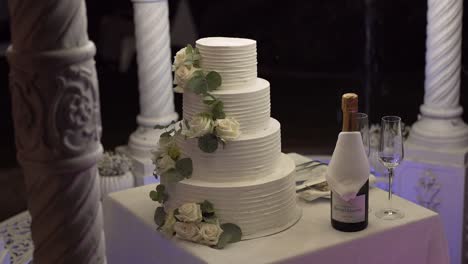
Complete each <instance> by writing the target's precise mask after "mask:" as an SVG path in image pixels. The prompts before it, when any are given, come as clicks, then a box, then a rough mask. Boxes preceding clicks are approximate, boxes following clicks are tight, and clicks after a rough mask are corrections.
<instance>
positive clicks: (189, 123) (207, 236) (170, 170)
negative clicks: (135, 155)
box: [149, 45, 242, 248]
mask: <svg viewBox="0 0 468 264" xmlns="http://www.w3.org/2000/svg"><path fill="white" fill-rule="evenodd" d="M200 59H201V56H200V52H199V51H198V49H197V48H193V47H192V46H191V45H187V46H186V47H185V48H183V49H181V50H179V51H178V52H177V53H176V56H175V58H174V64H173V66H172V70H173V71H174V84H175V85H176V87H175V88H174V91H175V92H178V93H183V92H185V91H190V92H193V93H195V94H196V95H198V96H200V97H201V98H202V100H203V103H204V104H205V105H206V106H207V109H208V111H206V112H201V113H197V114H195V115H194V116H193V117H192V118H191V119H190V120H185V119H184V120H182V121H181V122H178V123H176V122H172V123H171V124H169V125H166V126H160V125H157V126H155V129H161V130H164V133H162V134H161V136H160V138H159V142H158V148H157V149H156V150H153V151H152V156H153V158H152V159H153V163H154V165H155V171H154V176H155V177H158V175H159V176H161V177H164V179H165V182H168V183H171V184H177V182H179V181H181V180H184V179H188V178H190V177H191V175H192V172H193V164H192V159H191V158H190V157H184V156H183V155H182V152H181V149H180V147H179V146H178V145H177V142H176V138H177V137H184V138H185V139H193V138H196V139H197V140H198V147H199V148H200V150H202V151H203V152H206V153H214V152H215V151H216V150H217V149H218V146H219V145H220V144H221V145H222V146H223V147H224V146H225V144H227V142H229V141H231V140H234V139H236V138H238V137H239V136H240V134H241V131H240V124H239V122H238V121H237V120H236V119H235V118H232V117H229V116H226V113H225V112H224V103H223V102H222V101H221V100H219V99H218V98H216V96H215V95H213V94H212V93H211V92H212V91H215V90H216V89H217V88H218V87H220V86H221V84H222V78H221V76H220V75H219V73H217V72H216V71H209V72H205V71H204V70H203V69H202V68H201V67H200ZM149 196H150V198H151V199H152V200H153V201H156V202H159V203H160V205H161V206H158V207H157V208H156V211H155V215H154V220H155V223H156V225H157V226H158V230H160V231H161V232H162V233H163V234H164V235H165V236H167V237H173V236H176V237H178V238H180V239H184V240H188V241H192V242H195V243H200V244H204V245H209V246H212V247H214V248H224V247H225V246H226V245H227V244H228V243H234V242H237V241H240V240H241V237H242V231H241V229H240V228H239V227H238V226H237V225H235V224H232V223H225V224H220V222H219V220H218V218H217V216H216V214H215V209H214V205H213V204H211V203H210V202H209V201H203V202H201V203H186V204H183V205H181V206H180V207H179V208H176V209H175V210H170V211H168V212H166V210H165V209H164V204H165V202H166V201H168V199H169V194H168V193H167V191H166V186H164V185H163V184H159V185H157V187H156V190H152V191H151V192H150V193H149Z"/></svg>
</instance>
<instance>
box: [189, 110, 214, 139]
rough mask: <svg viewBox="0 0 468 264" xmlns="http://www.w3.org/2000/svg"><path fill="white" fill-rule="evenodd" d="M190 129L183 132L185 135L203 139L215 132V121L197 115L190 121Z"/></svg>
mask: <svg viewBox="0 0 468 264" xmlns="http://www.w3.org/2000/svg"><path fill="white" fill-rule="evenodd" d="M189 127H190V129H188V130H186V131H185V132H184V131H183V130H182V131H183V135H184V136H187V137H189V138H196V137H201V136H204V135H206V134H209V133H211V132H213V120H212V119H211V118H209V117H207V116H204V115H196V116H194V117H192V119H191V120H190V121H189Z"/></svg>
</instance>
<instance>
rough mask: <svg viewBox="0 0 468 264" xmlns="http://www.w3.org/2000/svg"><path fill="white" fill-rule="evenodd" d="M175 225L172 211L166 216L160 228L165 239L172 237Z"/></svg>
mask: <svg viewBox="0 0 468 264" xmlns="http://www.w3.org/2000/svg"><path fill="white" fill-rule="evenodd" d="M175 223H176V219H175V217H174V211H170V212H169V213H168V214H167V216H166V220H165V221H164V225H163V226H162V227H161V232H162V233H163V234H164V235H165V236H166V237H167V238H171V237H172V236H173V235H174V224H175Z"/></svg>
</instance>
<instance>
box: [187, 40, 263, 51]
mask: <svg viewBox="0 0 468 264" xmlns="http://www.w3.org/2000/svg"><path fill="white" fill-rule="evenodd" d="M256 43H257V42H256V41H255V40H252V39H245V38H225V37H210V38H202V39H199V40H197V42H196V44H197V46H198V47H199V48H200V47H201V48H227V49H229V48H232V49H235V48H242V47H245V48H253V49H255V47H256Z"/></svg>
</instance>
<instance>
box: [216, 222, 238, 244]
mask: <svg viewBox="0 0 468 264" xmlns="http://www.w3.org/2000/svg"><path fill="white" fill-rule="evenodd" d="M221 229H223V234H224V233H226V234H229V235H230V236H231V240H230V241H229V243H235V242H239V241H240V240H241V238H242V230H241V229H240V227H239V226H237V225H235V224H231V223H227V224H222V225H221Z"/></svg>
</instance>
